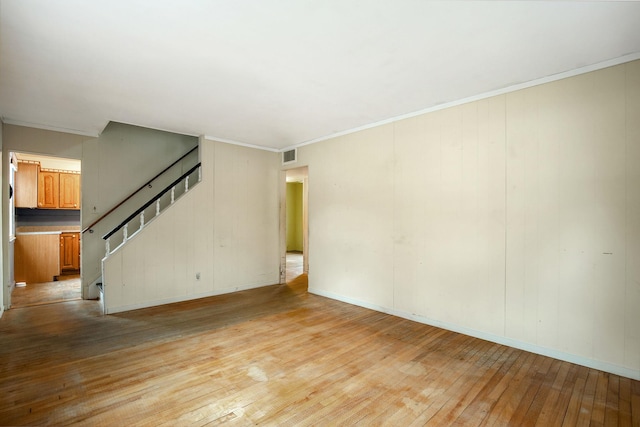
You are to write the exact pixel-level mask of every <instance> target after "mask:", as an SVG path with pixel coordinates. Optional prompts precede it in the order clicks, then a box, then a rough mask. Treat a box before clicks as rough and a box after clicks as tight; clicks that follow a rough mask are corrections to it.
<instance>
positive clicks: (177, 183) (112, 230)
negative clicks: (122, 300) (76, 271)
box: [82, 147, 202, 308]
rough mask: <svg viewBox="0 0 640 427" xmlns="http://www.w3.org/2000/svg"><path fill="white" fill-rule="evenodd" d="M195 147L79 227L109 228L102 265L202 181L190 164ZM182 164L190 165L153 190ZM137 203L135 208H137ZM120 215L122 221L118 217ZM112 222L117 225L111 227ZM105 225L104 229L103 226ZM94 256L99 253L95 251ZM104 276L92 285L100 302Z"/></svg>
mask: <svg viewBox="0 0 640 427" xmlns="http://www.w3.org/2000/svg"><path fill="white" fill-rule="evenodd" d="M197 150H198V147H194V148H193V149H192V150H190V151H189V152H187V153H186V154H184V155H183V156H181V157H180V158H179V159H177V160H176V161H174V162H173V163H171V164H170V165H169V166H167V167H166V168H165V169H164V170H163V171H162V172H160V173H158V174H157V175H156V176H154V177H153V178H152V179H150V180H149V181H147V182H145V183H144V184H143V185H142V186H140V187H139V188H138V189H137V190H135V191H134V192H133V193H131V194H130V195H129V196H127V197H125V198H124V199H123V200H122V201H121V202H119V203H118V204H116V205H115V206H114V207H113V208H111V209H110V210H109V211H107V212H106V213H105V214H103V215H102V216H101V217H100V218H98V219H97V220H95V221H94V222H93V223H91V224H90V225H89V226H87V227H86V228H84V229H83V230H82V233H83V234H84V233H87V232H88V233H90V234H93V233H94V232H95V231H102V232H103V233H104V230H105V229H106V230H108V231H107V232H106V233H104V235H103V236H102V239H103V240H104V245H105V246H104V248H105V249H104V252H103V254H104V256H103V258H102V264H104V260H105V259H107V258H108V257H110V256H111V255H113V254H114V253H116V252H117V251H119V250H121V249H122V248H123V247H124V246H125V245H126V244H127V242H128V241H129V240H131V239H132V238H134V237H135V236H136V235H138V234H139V233H141V232H143V230H144V228H145V227H146V226H148V225H149V224H150V223H151V222H153V220H154V219H156V218H157V217H159V216H160V215H161V214H162V213H163V212H164V211H165V210H167V209H169V208H170V207H171V206H172V205H174V204H175V203H176V202H177V201H178V200H179V199H180V198H181V197H182V196H184V195H186V194H187V193H188V192H189V191H190V190H191V189H192V188H193V187H195V186H196V185H197V184H198V183H199V182H201V180H202V165H201V163H200V162H199V161H198V162H197V163H196V164H195V165H193V166H191V165H190V164H189V163H191V164H193V162H194V161H197V159H198V151H197ZM185 159H186V160H185ZM185 164H186V167H188V168H189V169H188V170H187V171H186V172H184V173H182V174H180V176H179V177H178V178H177V179H174V180H173V181H172V182H170V183H169V185H166V186H164V187H162V188H161V189H160V190H159V191H152V190H153V189H154V187H156V186H157V185H158V184H159V183H160V184H161V185H162V183H166V182H167V181H168V179H167V178H169V179H171V178H172V177H174V176H176V175H177V174H178V173H180V171H181V170H184V168H185ZM149 194H152V196H151V197H150V196H149ZM145 195H146V198H145ZM141 200H142V201H141ZM136 204H137V206H138V207H136ZM123 217H124V220H121V218H123ZM109 224H111V225H109ZM113 224H116V225H115V226H112V225H113ZM105 225H106V226H107V228H105ZM96 243H97V242H96ZM96 255H97V256H99V255H98V254H96ZM103 277H104V271H103V274H102V275H101V276H100V277H97V278H96V279H95V280H93V281H92V284H94V285H96V287H97V289H98V291H99V295H100V301H101V302H103V301H104V288H105V287H106V286H108V283H105V281H104V280H103ZM103 308H104V307H103Z"/></svg>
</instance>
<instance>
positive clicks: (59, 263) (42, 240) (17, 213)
mask: <svg viewBox="0 0 640 427" xmlns="http://www.w3.org/2000/svg"><path fill="white" fill-rule="evenodd" d="M80 165H81V162H80V161H79V160H72V159H61V158H54V157H46V156H39V155H33V154H24V153H12V157H11V168H12V172H13V173H12V178H13V179H12V181H13V182H12V191H11V192H12V193H13V194H12V196H13V197H12V203H11V204H12V205H13V206H12V209H11V212H12V213H13V215H11V216H12V218H10V230H12V231H14V233H13V234H14V237H13V238H14V241H13V243H14V245H13V247H14V251H13V258H14V261H13V266H14V271H13V276H14V281H15V288H14V292H13V296H14V298H12V306H15V305H16V304H15V303H16V302H18V300H21V298H16V297H18V294H20V295H23V294H24V293H25V292H26V290H27V289H36V288H39V289H40V291H44V292H45V293H46V294H54V295H53V296H51V295H49V296H48V297H47V298H49V299H52V298H53V300H59V299H65V296H64V295H57V296H56V295H55V290H56V288H61V289H62V288H63V286H57V284H58V282H63V281H65V282H67V283H65V286H64V287H65V291H64V294H65V295H66V296H69V295H73V296H74V297H79V295H80V280H79V277H80V276H79V275H80V240H81V239H80V235H81V233H80V224H81V223H80V200H81V199H80V197H81V193H80V181H81V180H80V177H81V171H80ZM71 279H75V280H74V281H73V282H71ZM75 283H77V289H75V288H74V289H73V292H69V289H68V288H69V287H70V286H71V287H75V286H76V285H75ZM40 291H39V292H40ZM29 292H31V291H29ZM36 302H37V301H36Z"/></svg>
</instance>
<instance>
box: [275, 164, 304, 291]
mask: <svg viewBox="0 0 640 427" xmlns="http://www.w3.org/2000/svg"><path fill="white" fill-rule="evenodd" d="M284 174H285V186H286V190H285V192H284V193H285V197H284V205H285V209H284V211H285V212H286V213H285V218H284V222H285V226H284V227H282V228H283V230H282V232H283V233H284V236H283V237H284V238H283V240H284V246H285V257H284V258H285V262H284V265H283V266H281V271H283V272H284V274H283V276H284V280H283V282H284V283H289V282H291V281H293V280H295V279H297V278H298V277H300V276H302V275H304V274H307V273H308V271H309V227H308V194H309V193H308V182H309V179H308V169H307V167H306V166H305V167H301V168H296V169H290V170H287V171H286V172H285V173H284Z"/></svg>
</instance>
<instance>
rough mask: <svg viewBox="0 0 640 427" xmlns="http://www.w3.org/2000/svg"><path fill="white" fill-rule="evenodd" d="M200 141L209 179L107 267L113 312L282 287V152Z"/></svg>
mask: <svg viewBox="0 0 640 427" xmlns="http://www.w3.org/2000/svg"><path fill="white" fill-rule="evenodd" d="M201 143H202V147H201V149H202V153H201V160H202V164H203V166H202V167H203V181H202V182H201V183H200V184H199V185H197V186H194V187H191V189H190V190H189V192H188V193H187V194H186V195H184V196H183V197H182V198H180V199H178V200H177V201H176V203H175V204H174V205H173V206H171V207H170V208H168V209H166V210H165V211H163V212H162V213H161V214H160V216H159V217H157V218H156V219H154V220H153V221H152V222H148V223H147V225H146V226H145V228H144V230H143V231H142V232H141V233H139V234H137V235H135V236H134V237H132V238H131V239H130V240H129V241H128V243H127V244H126V245H125V246H124V247H123V248H122V249H121V250H120V251H118V252H116V253H114V254H113V255H111V256H110V257H109V258H107V259H106V260H105V261H104V264H105V292H106V294H107V295H106V296H105V306H106V309H107V312H109V313H114V312H118V311H123V310H129V309H133V308H139V307H147V306H152V305H157V304H162V303H167V302H173V301H181V300H186V299H191V298H198V297H203V296H207V295H214V294H219V293H224V292H232V291H235V290H238V289H246V288H251V287H256V286H264V285H269V284H275V283H277V282H278V276H279V275H278V267H279V264H278V262H279V255H278V247H279V244H278V196H277V194H278V192H277V188H278V173H279V171H278V166H279V164H278V162H277V160H278V156H277V154H276V153H272V152H267V151H262V150H255V149H250V148H245V147H238V146H232V145H229V144H223V143H218V142H214V141H205V140H201ZM123 257H124V259H123ZM198 273H199V278H198V277H197V275H198ZM112 278H114V279H113V280H116V281H119V285H118V284H117V283H115V282H114V281H113V280H112ZM123 284H124V286H123ZM116 289H118V291H119V294H116V296H115V297H113V298H111V297H110V296H111V293H112V291H114V292H115V290H116Z"/></svg>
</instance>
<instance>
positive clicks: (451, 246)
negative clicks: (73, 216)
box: [298, 61, 640, 377]
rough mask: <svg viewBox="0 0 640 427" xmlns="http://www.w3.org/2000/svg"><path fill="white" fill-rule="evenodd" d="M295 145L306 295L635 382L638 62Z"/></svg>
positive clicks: (639, 327)
mask: <svg viewBox="0 0 640 427" xmlns="http://www.w3.org/2000/svg"><path fill="white" fill-rule="evenodd" d="M390 126H392V127H393V133H392V134H390V133H389V127H390ZM390 151H391V153H390ZM298 154H299V158H300V159H301V160H302V161H304V162H305V163H306V164H308V165H309V170H310V171H311V177H310V180H311V182H312V183H313V186H312V187H311V188H310V198H311V200H312V203H313V205H312V208H311V212H310V215H311V218H310V227H311V230H310V233H311V235H312V239H311V245H312V248H311V253H310V256H311V263H312V265H313V266H314V268H313V269H312V271H311V275H310V278H309V280H310V285H309V286H310V287H309V289H310V291H311V292H315V293H319V294H323V295H326V296H331V297H334V298H338V299H342V300H344V301H348V302H352V303H357V304H361V305H364V306H368V307H371V308H377V309H382V310H384V311H392V312H394V313H397V314H400V315H404V316H407V317H411V318H416V319H422V320H423V321H425V322H427V323H432V324H436V325H442V326H446V327H448V328H451V329H453V330H460V331H463V332H466V333H471V334H475V335H477V336H480V337H482V338H488V339H493V340H496V341H498V342H503V343H507V344H510V345H516V346H519V347H521V348H525V349H527V350H534V351H538V352H540V353H542V354H547V355H552V356H555V357H559V358H563V359H565V360H570V361H574V362H578V363H582V364H586V365H588V366H592V367H596V368H598V369H603V370H609V371H612V372H616V373H621V374H623V375H628V376H632V377H640V356H639V353H640V351H639V350H640V317H639V316H640V314H639V313H640V310H638V307H639V306H640V279H639V278H640V267H638V265H640V263H638V262H637V260H638V259H640V243H639V242H640V219H639V218H640V192H639V191H637V189H638V188H640V167H639V166H638V165H639V164H640V157H639V156H640V61H636V62H632V63H628V64H622V65H619V66H614V67H610V68H607V69H602V70H598V71H594V72H590V73H586V74H583V75H579V76H575V77H570V78H567V79H564V80H558V81H555V82H551V83H547V84H543V85H539V86H535V87H531V88H528V89H524V90H519V91H514V92H511V93H508V94H505V95H499V96H495V97H492V98H487V99H484V100H481V101H475V102H471V103H468V104H464V105H459V106H455V107H451V108H447V109H444V110H440V111H435V112H432V113H427V114H424V115H421V116H417V117H413V118H410V119H406V120H402V121H398V122H395V123H393V124H392V125H384V126H380V127H378V128H371V129H367V130H366V131H361V132H357V133H354V134H350V135H346V136H342V137H339V138H335V139H333V140H328V141H325V142H322V143H319V144H314V145H311V146H304V147H300V148H299V149H298ZM388 155H392V156H393V163H392V171H391V173H389V172H388V169H387V166H384V162H382V159H383V157H385V156H388ZM345 170H348V171H349V172H350V173H351V174H353V175H354V176H355V178H353V179H352V180H350V181H348V182H345V181H344V180H343V179H342V178H341V176H342V174H343V173H344V171H345ZM374 172H375V173H376V174H377V175H374ZM390 183H391V184H390ZM374 194H375V195H376V199H375V200H380V201H383V202H384V203H388V204H390V205H392V206H393V208H392V209H391V210H389V209H388V207H387V206H380V213H379V214H378V215H376V216H375V219H376V220H375V221H372V220H371V219H372V218H374V217H372V216H371V214H370V212H371V211H372V210H373V207H375V206H376V204H375V203H372V202H371V201H372V200H374V199H373V198H372V197H371V196H372V195H374ZM390 227H391V230H390ZM385 242H387V243H386V244H387V245H390V246H391V247H392V248H393V253H392V257H391V258H390V259H391V261H390V264H391V265H387V264H386V263H385V261H384V260H386V259H388V258H387V257H386V255H387V251H385V249H384V245H385ZM377 252H381V253H384V255H385V256H377V255H378V254H377ZM365 254H367V255H365ZM389 272H391V277H389ZM389 291H391V292H392V298H391V301H390V300H389V299H388V298H387V295H388V292H389Z"/></svg>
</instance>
